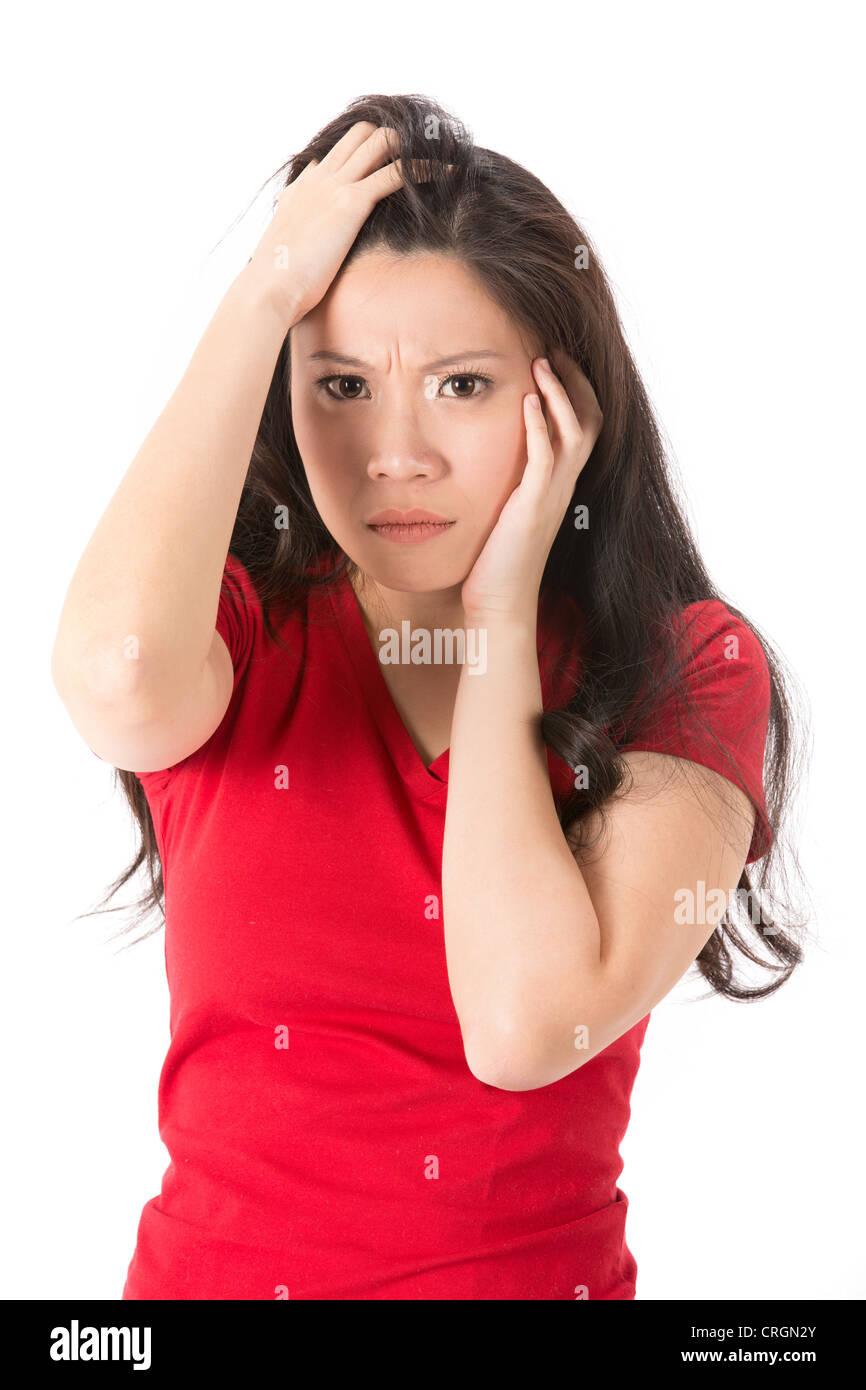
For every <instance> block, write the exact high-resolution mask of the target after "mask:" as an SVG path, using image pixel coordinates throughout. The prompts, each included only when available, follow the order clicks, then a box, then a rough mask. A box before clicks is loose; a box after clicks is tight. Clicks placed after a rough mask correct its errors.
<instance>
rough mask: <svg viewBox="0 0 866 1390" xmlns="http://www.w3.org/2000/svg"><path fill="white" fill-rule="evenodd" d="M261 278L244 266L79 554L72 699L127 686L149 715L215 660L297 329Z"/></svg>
mask: <svg viewBox="0 0 866 1390" xmlns="http://www.w3.org/2000/svg"><path fill="white" fill-rule="evenodd" d="M257 283H258V282H257V281H256V280H255V278H254V277H250V276H249V275H248V268H247V270H244V271H242V272H241V274H240V275H239V276H238V277H237V279H236V280H235V281H234V282H233V283H232V285H231V286H230V287H229V289H228V291H227V293H226V295H225V296H224V298H223V299H222V301H221V303H220V304H219V306H218V308H217V310H216V313H215V314H214V317H213V319H212V320H211V322H210V324H209V325H208V327H207V329H206V330H205V333H204V336H203V337H202V339H201V341H200V343H199V344H198V347H197V348H196V350H195V353H194V354H193V357H192V359H191V361H190V363H189V366H188V367H187V369H186V371H185V373H184V375H183V377H182V379H181V381H180V383H179V385H178V386H177V388H176V390H175V392H174V394H173V395H172V397H171V399H170V400H169V402H168V404H167V405H166V407H165V409H164V410H163V412H162V414H161V415H160V416H159V419H158V420H157V421H156V423H155V424H154V426H153V428H152V429H151V431H150V433H149V434H148V436H147V438H146V439H145V441H144V443H143V444H142V446H141V448H140V449H139V451H138V453H137V455H136V457H135V458H134V460H133V462H132V464H131V465H130V467H129V468H128V470H127V472H126V474H125V475H124V477H123V479H122V480H121V483H120V486H119V487H118V489H117V491H116V492H115V494H114V496H113V497H112V499H111V501H110V502H109V504H108V507H107V508H106V510H105V512H104V513H103V515H102V517H101V519H100V521H99V523H98V525H97V527H96V530H95V531H94V533H93V535H92V537H91V539H90V541H89V542H88V545H87V548H86V549H85V551H84V554H83V555H82V557H81V559H80V561H79V563H78V566H77V568H76V570H75V573H74V575H73V577H72V581H71V583H70V585H69V589H68V592H67V594H66V599H65V602H64V604H63V609H62V611H61V615H60V622H59V627H58V632H57V637H56V641H55V645H54V651H53V654H52V663H51V670H52V677H53V679H54V682H55V684H56V686H57V689H58V691H59V692H60V694H61V695H62V696H67V695H68V696H69V697H70V698H71V699H72V700H73V701H74V700H75V697H76V694H77V692H78V691H82V692H84V691H86V692H87V693H89V694H90V695H91V696H92V697H93V698H96V699H98V700H113V699H115V698H116V697H118V696H119V697H121V698H122V699H123V700H124V701H126V702H133V703H134V705H135V706H136V708H138V709H139V710H141V712H142V714H144V713H146V712H147V710H148V709H151V708H152V709H163V708H165V707H166V706H167V705H170V704H171V702H172V700H173V699H174V698H175V697H176V696H177V695H178V694H179V692H181V691H183V690H184V689H188V688H189V686H190V684H191V682H192V680H193V678H194V677H195V676H196V675H197V674H198V673H199V672H200V671H201V669H202V667H203V666H204V664H205V661H206V659H207V657H208V654H209V651H210V648H211V645H212V642H213V636H214V621H215V618H216V610H217V603H218V600H219V592H220V584H221V581H222V574H223V568H224V566H225V561H226V556H227V553H228V548H229V541H230V538H231V533H232V527H233V526H234V521H235V517H236V515H237V509H238V503H239V501H240V496H241V490H242V487H243V483H244V479H245V477H246V473H247V468H248V466H249V460H250V455H251V452H252V447H253V443H254V441H255V436H256V432H257V430H258V426H259V422H260V420H261V415H262V410H263V408H264V403H265V398H266V395H267V391H268V387H269V385H270V381H271V378H272V375H273V370H274V365H275V363H276V359H277V354H278V353H279V350H280V347H281V345H282V342H283V340H284V338H285V335H286V332H287V331H288V330H287V327H286V325H285V323H284V322H282V321H281V319H280V317H279V315H278V314H277V313H276V312H275V311H274V310H273V309H272V308H271V307H270V305H269V303H268V301H267V299H266V298H265V297H264V296H263V295H262V294H261V293H259V291H258V289H257ZM130 639H134V640H130ZM136 648H137V656H135V655H134V654H133V655H130V653H135V651H136Z"/></svg>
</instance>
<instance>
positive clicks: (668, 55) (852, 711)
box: [0, 0, 866, 1300]
mask: <svg viewBox="0 0 866 1390" xmlns="http://www.w3.org/2000/svg"><path fill="white" fill-rule="evenodd" d="M856 13H857V11H856V9H855V7H854V6H853V5H842V4H838V3H825V4H823V5H821V6H812V5H809V6H806V5H800V4H796V3H795V4H761V3H757V4H756V3H754V0H753V3H750V4H743V3H733V4H730V3H729V4H725V5H724V6H719V7H718V8H717V9H715V10H714V11H711V10H709V9H708V8H706V7H704V6H700V5H694V4H687V3H683V4H650V5H643V4H634V5H631V4H621V3H620V4H617V3H606V4H605V5H603V6H599V5H597V4H591V5H589V4H582V3H569V4H567V5H562V6H561V7H559V6H555V5H552V6H528V7H526V6H515V7H514V8H510V7H502V6H498V5H493V4H485V5H477V6H476V5H469V6H457V7H455V6H446V7H442V6H440V5H429V6H420V5H416V6H406V5H405V3H404V4H403V5H402V6H399V7H394V8H393V9H392V8H391V7H390V6H386V5H376V4H373V5H371V6H359V5H356V4H352V5H347V4H335V3H333V2H332V3H329V4H328V5H313V6H305V5H297V6H296V5H288V4H285V3H280V4H276V3H275V4H262V3H259V4H250V3H245V4H243V5H241V4H237V5H235V6H226V7H215V6H213V5H211V4H208V5H204V4H202V5H191V4H186V5H184V4H176V3H172V4H171V5H166V4H152V3H151V4H148V5H147V6H144V5H141V6H140V7H134V6H123V7H115V6H113V5H108V4H105V5H94V4H90V5H88V4H84V5H76V6H72V7H65V6H61V5H48V6H46V5H41V6H40V5H35V6H31V7H28V8H26V9H25V8H24V7H19V8H18V9H17V10H16V11H15V18H14V19H11V20H10V18H9V17H7V20H6V41H7V47H6V53H5V57H4V59H3V68H4V71H3V80H2V82H0V100H2V106H3V131H4V135H5V141H4V145H5V155H4V171H3V184H2V186H3V189H4V192H5V194H6V199H5V200H4V201H5V202H6V206H5V210H4V214H3V220H2V232H3V237H4V239H5V241H6V245H5V247H4V248H3V256H2V267H3V269H2V273H3V279H4V285H3V301H4V315H3V318H4V334H3V338H4V347H3V353H4V370H3V378H4V387H5V388H6V391H5V394H6V408H5V412H4V421H3V433H4V440H3V445H4V448H3V456H4V468H3V483H4V500H5V504H6V517H5V527H4V532H5V545H4V562H5V576H4V592H5V594H6V599H7V602H6V609H5V615H4V616H5V631H6V637H5V647H6V652H7V662H8V665H7V669H6V676H5V680H4V682H3V692H4V698H5V702H6V711H5V719H4V726H5V729H6V732H7V735H8V737H7V740H6V747H5V755H4V764H5V766H4V798H3V799H4V802H5V804H6V808H7V811H8V813H9V819H8V821H7V826H6V830H5V834H4V841H5V846H6V848H7V852H8V857H7V866H6V872H5V874H4V897H5V906H6V909H7V911H6V913H5V920H6V929H5V932H4V941H3V965H4V969H3V972H2V973H3V993H2V1028H3V1037H2V1048H3V1062H4V1066H3V1078H4V1098H3V1111H4V1116H5V1118H6V1121H7V1123H6V1126H5V1137H4V1140H3V1149H2V1164H3V1172H2V1180H3V1191H4V1196H5V1199H6V1200H5V1202H4V1207H5V1212H4V1226H5V1230H4V1233H3V1239H2V1245H3V1259H2V1285H0V1296H2V1297H4V1298H35V1299H49V1298H108V1299H118V1298H120V1293H121V1289H122V1286H123V1282H124V1279H125V1276H126V1269H127V1265H128V1262H129V1260H130V1258H131V1256H132V1251H133V1248H134V1243H135V1233H136V1227H137V1223H138V1218H139V1215H140V1210H141V1207H142V1206H143V1204H144V1203H145V1202H146V1201H147V1200H148V1198H150V1197H151V1196H153V1195H154V1194H155V1193H156V1192H158V1190H159V1184H160V1179H161V1175H162V1172H163V1170H164V1168H165V1166H166V1164H167V1162H168V1157H167V1154H166V1151H165V1150H164V1148H163V1146H162V1144H161V1142H160V1140H159V1136H158V1133H157V1123H156V1121H157V1114H156V1096H157V1081H158V1076H159V1070H160V1067H161V1064H162V1060H163V1057H164V1054H165V1049H166V1047H167V1045H168V999H167V990H166V985H165V980H164V973H163V940H164V936H163V931H162V928H161V927H160V930H159V932H158V933H157V934H156V935H154V936H152V937H150V938H149V939H148V940H147V941H146V942H145V944H143V945H141V946H136V947H134V948H132V949H131V950H128V951H126V952H122V953H121V952H119V947H120V945H121V944H122V943H121V941H117V942H115V943H113V944H107V937H108V935H109V933H110V931H112V930H114V929H115V928H116V927H117V926H119V925H121V924H122V922H124V921H126V920H128V918H127V917H126V915H125V914H119V913H114V914H108V915H107V916H103V917H91V918H85V919H84V920H83V921H81V922H74V921H73V920H72V919H73V917H74V916H75V914H76V913H80V912H85V911H86V910H88V909H89V908H90V907H92V906H93V904H94V903H95V902H96V901H97V900H98V898H99V896H100V895H101V893H102V891H103V890H104V888H105V887H106V886H107V885H108V884H109V883H110V882H111V881H112V880H113V879H114V878H115V877H116V876H117V875H118V874H119V873H120V871H121V870H122V869H124V868H125V867H126V865H127V863H128V862H129V859H130V856H131V853H132V849H133V845H134V839H133V835H132V823H131V820H130V818H129V815H128V813H127V811H126V809H125V802H124V800H123V798H122V795H121V793H120V792H119V791H118V792H116V793H115V792H113V790H112V774H111V770H110V768H109V767H108V766H103V765H101V764H100V763H98V761H97V760H96V759H95V758H94V757H93V755H92V754H91V753H90V752H89V751H88V749H87V747H86V745H85V744H84V742H83V741H82V739H81V738H80V736H79V735H78V734H77V733H76V731H75V729H74V727H73V725H72V724H71V721H70V719H69V717H68V715H67V714H66V711H65V709H64V707H63V705H62V704H61V702H60V700H59V698H58V696H57V694H56V692H55V690H54V687H53V685H52V683H51V680H50V675H49V658H50V652H51V647H52V645H53V641H54V636H55V631H56V624H57V620H58V616H59V612H60V606H61V604H62V601H63V597H64V594H65V591H66V587H67V585H68V583H69V580H70V578H71V576H72V572H73V570H74V568H75V565H76V564H77V562H78V559H79V557H80V555H81V553H82V551H83V549H84V547H85V545H86V543H87V541H88V539H89V537H90V535H91V534H92V532H93V529H94V527H95V526H96V524H97V522H98V520H99V517H100V516H101V514H102V512H103V510H104V508H105V507H106V505H107V503H108V501H109V499H110V498H111V496H112V494H113V492H114V490H115V488H116V487H117V485H118V483H119V481H120V479H121V477H122V475H123V473H124V472H125V470H126V468H127V467H128V465H129V463H130V462H131V460H132V459H133V457H134V455H135V454H136V452H137V450H138V448H139V446H140V444H141V442H142V440H143V439H144V437H145V435H146V433H147V432H148V430H149V428H150V426H151V424H152V423H153V421H154V420H155V418H156V417H157V415H158V414H159V413H160V411H161V409H162V407H163V406H164V404H165V402H166V401H167V399H168V397H169V395H170V394H171V392H172V390H173V389H174V387H175V385H176V384H177V381H178V379H179V377H180V375H181V374H182V372H183V369H184V368H185V366H186V363H187V362H188V360H189V357H190V355H191V353H192V351H193V349H194V347H195V344H196V342H197V341H198V339H199V337H200V335H201V333H202V331H203V329H204V327H205V325H206V323H207V322H208V320H209V318H210V316H211V314H212V313H213V310H214V309H215V307H216V305H217V303H218V302H219V299H220V298H221V296H222V294H223V293H224V291H225V289H226V288H227V287H228V284H229V283H230V281H231V280H232V279H233V278H234V276H235V275H236V274H237V273H238V271H239V270H240V269H241V267H242V265H243V264H244V262H245V260H246V258H247V256H248V255H249V254H250V253H251V251H252V248H253V247H254V245H255V244H256V242H257V241H258V238H259V236H260V235H261V233H262V231H263V229H264V227H265V225H266V223H267V220H268V218H269V215H270V205H269V202H268V193H267V192H266V193H265V194H264V195H262V196H261V197H260V198H259V200H258V201H257V202H256V203H255V204H254V206H253V207H252V209H251V211H249V213H248V214H247V215H246V216H245V217H244V218H243V219H242V220H240V221H237V219H238V218H239V217H240V215H241V214H242V213H244V212H245V210H246V209H247V208H248V206H249V204H250V202H251V200H252V199H253V197H254V195H255V193H256V190H257V189H258V188H259V186H260V185H261V184H262V183H263V182H264V181H265V180H266V179H267V178H268V177H269V176H270V174H271V173H272V172H273V171H274V170H275V169H276V168H277V167H278V166H279V165H281V164H282V163H283V162H284V161H285V160H286V159H287V158H288V157H289V156H290V155H291V154H292V153H293V152H294V151H295V150H299V149H301V148H302V147H303V146H304V145H305V144H306V142H307V141H308V139H309V138H310V137H311V136H312V135H313V133H314V132H315V131H316V130H318V129H319V128H320V127H321V126H322V125H323V124H325V123H326V122H327V121H328V120H330V119H331V118H332V117H333V116H334V115H336V114H337V113H338V112H339V111H340V110H342V109H343V108H344V107H345V106H346V105H347V103H348V102H349V101H351V100H352V99H353V98H355V97H357V96H361V95H363V94H366V93H375V92H381V93H398V92H414V93H422V94H424V95H426V96H428V97H430V98H433V99H435V100H438V101H440V102H442V103H443V104H444V105H445V107H446V108H447V109H449V110H450V111H452V112H453V113H454V114H456V115H457V116H459V117H460V118H461V119H462V120H464V121H465V123H466V124H467V125H468V127H469V128H470V130H471V131H472V132H473V134H474V137H475V139H476V141H477V142H478V143H479V144H481V145H485V146H487V147H489V148H493V149H497V150H500V151H502V152H503V153H506V154H508V155H509V156H510V157H511V158H513V159H515V160H517V161H519V162H520V163H523V164H525V165H526V166H527V167H529V168H530V169H532V170H533V172H535V173H536V174H537V175H538V176H539V177H540V178H541V179H542V180H544V182H545V183H547V184H548V186H549V187H550V188H551V189H552V190H553V191H554V192H555V193H556V194H557V196H558V197H559V198H560V199H561V200H562V201H563V202H564V203H565V204H566V206H567V207H568V208H569V209H570V210H571V211H572V212H573V213H574V214H575V216H576V217H577V218H578V220H581V221H582V222H583V224H584V226H585V228H586V230H587V232H588V233H589V235H590V237H591V238H592V239H593V240H594V241H595V243H596V246H597V248H598V250H599V253H600V255H601V257H602V260H603V261H604V263H605V265H606V267H607V269H608V272H609V274H610V277H611V280H612V282H613V285H614V287H615V291H616V294H617V298H618V303H619V306H620V310H621V313H622V317H623V322H624V325H625V329H626V333H627V335H628V337H629V340H630V343H631V345H632V347H633V350H634V353H635V355H636V358H637V361H638V365H639V368H640V370H641V372H642V374H643V376H644V379H645V381H646V384H647V387H648V390H649V392H650V395H651V397H652V400H653V402H654V404H655V407H656V410H657V412H658V415H659V417H660V420H661V422H662V424H663V427H664V430H665V434H666V437H667V439H668V440H669V442H670V448H671V452H672V454H673V456H674V458H675V460H676V465H677V468H678V470H679V472H680V475H681V477H682V480H683V484H684V486H685V489H686V492H687V495H688V498H689V512H690V516H691V518H692V520H693V522H694V525H695V527H696V531H697V535H698V538H699V541H700V544H701V547H702V550H703V554H704V556H705V558H706V561H707V564H708V567H709V569H710V572H711V574H712V575H713V577H714V579H715V581H716V583H717V584H718V585H719V587H720V588H721V590H722V591H723V593H724V594H726V595H727V596H728V598H729V600H730V601H731V602H733V603H734V604H736V605H737V606H738V607H740V608H742V609H743V611H744V612H746V613H747V614H748V615H749V616H750V618H752V620H753V621H755V622H756V623H757V624H758V626H759V627H760V628H761V630H762V632H764V633H765V634H767V635H768V636H769V637H770V639H771V640H772V641H773V642H774V644H775V645H776V647H777V649H778V650H779V651H780V652H781V654H782V655H783V657H784V658H785V659H786V660H787V661H788V662H789V663H790V665H791V666H792V667H793V669H794V671H795V673H796V675H797V677H798V678H799V681H800V683H801V686H802V688H803V689H804V690H805V691H806V693H807V699H808V710H807V712H808V713H809V715H810V717H811V721H812V727H813V740H814V750H813V754H812V765H811V773H810V778H809V782H808V784H807V785H806V786H804V787H803V789H802V796H801V798H800V802H799V803H798V809H795V823H794V826H793V830H794V833H795V834H798V835H799V847H800V854H801V859H802V864H803V868H804V871H805V873H806V877H807V883H808V885H809V889H810V891H811V897H812V916H811V932H812V942H811V944H810V946H809V949H808V955H807V960H806V963H805V965H804V966H802V967H801V968H800V969H799V971H797V972H796V974H795V976H794V979H793V981H792V982H791V983H789V984H788V985H787V986H786V987H785V988H784V989H783V990H782V991H781V992H780V993H779V994H778V995H776V996H775V997H773V998H771V999H770V1000H769V1001H767V1002H764V1003H759V1004H754V1005H747V1004H733V1003H728V1002H726V1001H723V1000H720V999H712V1000H707V1001H704V1002H698V1003H690V1002H687V1001H688V1000H689V999H691V998H693V997H694V996H695V995H697V994H699V993H702V992H703V986H702V983H701V982H700V981H696V980H695V977H694V976H689V977H687V979H686V981H684V982H681V984H680V985H679V986H678V987H677V989H676V990H675V991H674V993H673V994H672V995H670V996H669V997H668V998H667V999H666V1000H665V1001H664V1002H663V1003H662V1004H661V1005H659V1006H658V1007H657V1008H656V1009H655V1011H654V1013H653V1017H652V1020H651V1022H650V1025H649V1029H648V1032H647V1037H646V1042H645V1045H644V1055H643V1063H642V1067H641V1070H640V1073H639V1075H638V1079H637V1082H636V1086H635V1091H634V1096H633V1109H632V1120H631V1125H630V1129H629V1133H628V1135H627V1137H626V1140H625V1143H624V1145H623V1150H622V1152H623V1157H624V1159H625V1168H624V1172H623V1174H622V1177H621V1178H620V1186H621V1187H622V1188H623V1190H624V1191H625V1192H626V1193H627V1195H628V1197H629V1200H630V1210H629V1216H628V1224H627V1239H628V1243H629V1246H630V1248H631V1250H632V1251H633V1253H634V1255H635V1257H636V1259H637V1262H638V1266H639V1273H638V1285H637V1296H638V1298H639V1299H670V1300H675V1299H679V1298H686V1297H687V1298H694V1297H696V1298H716V1297H718V1298H723V1299H732V1298H757V1299H763V1298H777V1297H778V1298H784V1297H790V1298H815V1299H836V1298H841V1299H846V1298H854V1297H860V1298H862V1297H863V1296H864V1294H866V1288H864V1275H863V1261H862V1259H861V1258H860V1246H861V1243H862V1240H863V1234H864V1230H863V1196H862V1141H863V1117H862V1105H861V1097H862V1094H863V1045H862V1032H861V1026H860V1023H861V1004H860V1003H859V1002H858V1001H860V1000H861V991H862V981H863V969H864V959H863V956H864V953H863V931H864V913H863V892H862V887H861V883H860V879H859V867H858V866H862V864H863V853H862V848H861V841H862V829H863V821H862V817H861V816H859V815H858V812H859V811H860V801H861V792H860V786H859V773H858V771H857V768H856V767H855V766H854V763H853V753H854V752H857V749H858V748H859V745H860V737H861V723H862V721H861V711H862V707H863V695H862V691H863V674H864V673H863V657H862V648H863V638H862V628H861V624H860V622H859V621H858V619H859V613H858V614H857V615H856V619H855V613H854V607H855V603H856V604H857V605H858V606H859V601H860V593H861V582H860V579H861V569H862V562H863V539H862V538H863V517H862V508H863V488H862V474H863V467H864V457H863V448H862V428H861V419H860V409H859V407H860V405H861V403H862V400H863V384H862V379H863V367H864V363H863V356H862V353H861V351H860V346H861V334H862V321H863V299H862V290H863V276H862V245H863V235H864V228H863V221H862V217H861V215H860V208H859V206H858V201H857V193H858V190H859V186H860V184H861V181H862V149H861V140H860V138H859V135H860V133H861V132H862V116H863V112H862V109H858V106H857V105H856V104H855V95H854V94H855V90H856V89H857V87H858V86H859V84H860V78H861V72H860V68H861V66H862V64H861V61H860V55H859V53H858V44H857V42H856V34H855V32H854V28H855V15H856ZM236 222H237V225H235V224H236ZM222 238H224V240H222V244H221V245H220V246H219V249H218V250H216V251H214V250H213V248H214V247H215V246H216V243H217V242H218V241H220V240H221V239H222ZM852 750H853V752H852ZM795 842H796V841H795ZM142 887H143V885H142ZM131 899H132V893H131V891H130V889H129V888H127V889H126V890H125V891H124V893H123V894H122V895H121V901H122V902H123V903H124V904H126V903H129V902H130V901H131ZM806 910H807V911H808V910H809V904H808V902H807V904H806ZM153 920H154V921H159V920H160V919H159V918H158V917H156V918H154V919H153ZM127 939H128V938H127Z"/></svg>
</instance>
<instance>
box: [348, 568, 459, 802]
mask: <svg viewBox="0 0 866 1390" xmlns="http://www.w3.org/2000/svg"><path fill="white" fill-rule="evenodd" d="M327 593H328V597H329V598H330V601H331V607H332V609H333V611H334V615H335V617H336V619H337V626H338V628H339V632H340V636H341V637H342V639H343V645H344V646H345V648H346V651H347V653H348V656H349V660H350V662H351V664H352V667H353V669H354V671H355V675H356V676H357V678H358V682H359V684H360V686H361V690H362V692H363V695H364V699H365V700H366V703H367V707H368V709H369V710H370V713H371V714H372V716H373V718H374V720H375V722H376V727H377V728H378V730H379V733H380V734H381V736H382V740H383V742H384V744H385V746H386V748H387V749H388V752H389V753H390V755H391V758H392V759H393V762H394V765H395V767H396V768H397V771H398V772H399V774H400V776H401V777H402V778H403V780H404V782H406V783H408V784H409V786H410V787H412V789H413V790H414V791H415V793H416V794H417V795H418V796H420V797H432V796H436V795H438V794H441V793H443V792H445V791H447V787H448V755H449V752H450V749H448V748H446V749H445V751H444V753H440V754H439V757H438V758H435V759H434V760H433V762H432V763H430V764H429V766H428V765H427V764H426V763H425V762H424V759H423V757H422V756H421V754H420V753H419V752H418V749H417V748H416V747H415V744H414V743H413V741H412V738H411V736H410V734H409V730H408V729H407V728H406V725H405V724H404V723H403V720H402V718H401V716H400V712H399V710H398V709H397V706H396V705H395V704H394V699H393V696H392V695H391V692H390V690H389V689H388V684H387V681H386V680H385V677H384V675H383V674H382V668H381V666H380V665H379V658H378V656H377V655H376V652H375V650H374V649H373V645H372V642H371V641H370V635H369V633H368V632H367V628H366V626H365V624H364V616H363V614H362V612H361V606H360V604H359V603H358V597H357V595H356V593H355V590H354V589H353V588H352V585H351V583H350V582H349V578H348V575H345V574H344V575H343V576H342V577H341V579H340V581H339V583H338V584H337V585H336V586H334V587H331V588H329V589H328V590H327Z"/></svg>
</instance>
